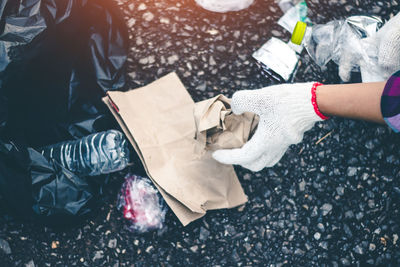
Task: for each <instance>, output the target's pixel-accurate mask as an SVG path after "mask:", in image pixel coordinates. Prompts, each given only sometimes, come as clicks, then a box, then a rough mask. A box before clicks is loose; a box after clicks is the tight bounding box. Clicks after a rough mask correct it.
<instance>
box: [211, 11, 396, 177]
mask: <svg viewBox="0 0 400 267" xmlns="http://www.w3.org/2000/svg"><path fill="white" fill-rule="evenodd" d="M373 38H374V40H375V43H376V46H377V50H376V52H375V53H376V56H377V57H378V63H379V65H377V66H375V68H379V69H381V70H384V73H385V74H386V75H388V74H389V73H394V72H396V71H397V72H396V73H394V74H393V75H392V76H391V77H390V78H389V77H385V79H387V78H389V79H388V80H387V82H386V83H385V82H375V83H359V84H341V85H322V84H320V83H318V82H309V83H297V84H281V85H274V86H269V87H265V88H262V89H259V90H244V91H239V92H236V93H235V94H234V95H233V97H232V103H231V106H232V111H233V112H234V113H235V114H242V113H243V112H246V111H248V112H253V113H256V114H258V115H259V116H260V122H259V124H258V128H257V130H256V132H255V134H254V135H253V137H252V138H251V140H250V141H248V142H247V143H246V144H245V145H244V146H243V147H242V148H239V149H230V150H226V149H225V150H217V151H216V152H214V153H213V157H214V158H215V159H216V160H217V161H219V162H221V163H225V164H238V165H241V166H243V167H245V168H248V169H250V170H252V171H260V170H262V169H263V168H265V167H271V166H274V165H275V164H276V163H277V162H278V161H279V160H280V159H281V158H282V156H283V155H284V154H285V152H286V150H287V149H288V147H289V146H290V145H292V144H297V143H299V142H301V140H302V139H303V135H304V132H306V131H307V130H310V129H311V128H312V127H313V126H314V124H315V123H316V122H318V121H323V120H327V119H329V117H330V116H340V117H346V118H354V119H362V120H368V121H373V122H377V123H385V122H386V124H388V125H389V127H390V128H392V129H393V130H394V131H395V132H399V131H400V115H399V110H400V99H399V97H398V96H399V95H400V14H397V15H396V16H394V17H393V18H392V19H391V20H390V21H388V22H387V23H386V24H385V25H384V26H383V27H382V28H381V29H380V30H379V31H378V33H377V34H376V36H374V37H373ZM346 60H352V57H351V56H350V57H347V58H346ZM343 64H345V63H343ZM347 66H348V64H345V65H342V68H341V69H342V73H347V71H349V70H350V69H349V68H347Z"/></svg>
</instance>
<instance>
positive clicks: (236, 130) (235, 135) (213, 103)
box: [194, 95, 259, 151]
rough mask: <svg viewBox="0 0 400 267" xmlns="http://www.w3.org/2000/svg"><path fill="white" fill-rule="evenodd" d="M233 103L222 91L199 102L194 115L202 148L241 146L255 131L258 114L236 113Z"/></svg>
mask: <svg viewBox="0 0 400 267" xmlns="http://www.w3.org/2000/svg"><path fill="white" fill-rule="evenodd" d="M230 103H231V101H230V99H228V98H227V97H225V96H223V95H218V96H216V97H213V98H210V99H207V100H204V101H201V102H198V103H196V106H195V109H194V118H195V123H196V139H197V140H198V141H199V142H200V144H201V146H200V147H199V150H204V148H206V149H207V150H208V149H211V150H213V151H215V150H217V149H230V148H240V147H242V146H243V145H244V144H245V143H246V142H247V141H248V140H249V138H250V136H251V135H252V134H253V132H254V131H255V129H256V127H257V125H258V122H259V117H258V116H257V115H255V114H254V113H250V112H245V113H243V114H241V115H235V114H233V113H232V111H231V106H230Z"/></svg>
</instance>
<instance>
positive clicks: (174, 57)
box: [167, 54, 179, 65]
mask: <svg viewBox="0 0 400 267" xmlns="http://www.w3.org/2000/svg"><path fill="white" fill-rule="evenodd" d="M167 60H168V64H170V65H173V64H175V62H177V61H178V60H179V56H178V55H176V54H175V55H172V56H169V57H168V59H167Z"/></svg>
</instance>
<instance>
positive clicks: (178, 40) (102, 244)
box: [0, 0, 400, 266]
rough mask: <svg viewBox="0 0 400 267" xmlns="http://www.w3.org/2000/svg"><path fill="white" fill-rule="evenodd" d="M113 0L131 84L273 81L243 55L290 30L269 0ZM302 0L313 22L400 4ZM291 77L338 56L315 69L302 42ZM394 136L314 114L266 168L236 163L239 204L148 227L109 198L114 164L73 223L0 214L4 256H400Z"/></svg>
mask: <svg viewBox="0 0 400 267" xmlns="http://www.w3.org/2000/svg"><path fill="white" fill-rule="evenodd" d="M116 4H118V5H119V6H120V8H121V13H122V14H123V15H124V17H125V19H126V22H127V25H128V27H129V34H130V42H131V43H130V54H129V63H128V73H129V74H128V75H129V83H128V86H129V87H130V88H137V87H140V86H143V85H145V84H147V83H149V82H151V81H153V80H155V79H157V78H159V77H162V76H163V75H165V74H167V73H169V72H172V71H175V72H176V73H177V74H178V76H179V77H180V78H181V80H182V81H183V83H184V85H185V86H186V88H187V89H188V91H189V93H190V94H191V96H192V97H193V99H194V100H196V101H199V100H202V99H206V98H209V97H213V96H215V95H217V94H220V93H222V94H225V95H227V96H231V95H232V94H233V93H234V92H235V91H237V90H239V89H256V88H261V87H264V86H268V85H271V84H273V83H274V82H273V81H270V80H268V79H267V78H265V77H263V76H262V75H261V73H260V71H259V69H258V68H257V66H256V65H255V62H254V60H253V59H252V58H251V54H252V53H253V52H254V51H255V50H256V49H257V48H259V47H260V46H261V45H262V44H263V43H264V42H266V41H267V40H268V39H269V38H270V37H272V36H275V37H278V38H281V39H283V40H286V41H287V40H288V39H289V34H288V33H287V32H285V30H283V29H282V28H281V27H280V26H279V25H277V24H276V21H277V20H278V19H279V18H280V17H281V16H282V12H281V11H280V9H279V7H278V6H277V5H276V4H275V3H274V2H273V1H272V0H255V3H254V4H253V5H252V6H251V7H250V8H248V9H246V10H242V11H240V12H231V13H226V14H219V13H212V12H208V11H206V10H203V9H202V8H200V7H198V6H197V5H196V4H195V3H194V1H192V0H190V1H189V0H181V1H174V0H158V1H155V0H141V1H132V0H129V1H126V0H119V1H116ZM308 4H309V7H310V17H311V19H312V20H313V21H314V22H315V23H324V22H327V21H329V20H331V19H334V18H336V19H340V18H344V17H347V16H349V15H355V14H370V15H378V16H382V17H383V18H384V19H387V18H389V17H390V16H391V15H393V14H395V13H397V12H399V10H400V2H399V1H398V0H392V1H372V0H363V1H358V0H352V1H348V0H335V1H333V0H331V1H328V0H309V1H308ZM357 79H358V78H357V75H355V76H354V77H353V82H356V81H357ZM294 81H295V82H306V81H320V82H323V83H327V84H330V83H338V82H340V81H339V78H338V75H337V68H336V67H335V66H334V64H329V66H328V67H327V68H326V69H324V70H321V69H320V68H319V67H318V66H316V65H315V64H314V63H313V62H312V61H311V59H310V58H309V57H308V56H307V54H306V53H303V55H302V59H301V64H300V66H299V69H298V71H297V73H296V75H295V77H294ZM161 104H162V103H161ZM399 147H400V137H399V136H398V135H396V134H395V133H394V132H393V131H391V130H390V129H389V128H388V127H387V126H384V125H376V124H372V123H367V122H362V121H353V120H347V119H341V118H333V119H331V120H329V121H327V122H322V123H318V124H317V125H316V126H315V127H314V128H313V129H312V130H310V131H308V132H307V133H306V134H305V137H304V140H303V142H302V143H300V144H298V145H294V146H291V147H290V149H289V150H288V151H287V153H286V154H285V156H284V157H283V158H282V160H281V161H280V162H279V163H278V164H277V165H276V166H274V167H273V168H268V169H264V170H263V171H261V172H258V173H252V172H250V171H248V170H246V169H243V168H241V167H236V171H237V174H238V176H239V179H240V181H241V183H242V186H243V188H244V190H245V193H246V194H247V195H248V198H249V201H248V203H247V204H246V206H245V207H244V208H240V209H238V208H235V209H230V210H218V211H211V212H208V213H207V215H206V216H205V217H203V218H202V219H199V220H198V221H195V222H193V223H191V224H190V225H189V226H187V227H182V225H181V224H180V222H179V221H178V220H177V218H176V217H175V215H174V214H173V213H172V212H168V213H167V216H166V221H165V226H164V228H163V229H161V230H159V231H155V232H150V233H146V234H135V233H131V232H129V230H128V229H127V226H126V222H125V221H124V219H123V218H122V216H121V213H120V212H119V211H118V210H117V209H116V201H117V194H118V191H119V188H120V186H121V184H122V182H123V177H124V173H125V172H127V171H125V172H121V173H117V174H114V175H112V176H111V178H110V183H109V185H108V186H107V187H106V188H105V192H104V205H103V206H102V207H101V210H100V212H98V213H97V214H94V215H93V216H92V218H90V219H89V220H87V221H85V222H84V223H83V224H82V225H80V226H76V227H72V228H68V229H66V230H63V231H59V230H55V229H51V228H47V227H43V226H39V225H36V224H33V223H23V222H20V221H16V220H14V219H13V218H11V217H10V216H8V215H7V214H3V215H2V216H0V262H1V266H180V265H195V266H197V265H199V266H201V265H203V266H236V265H237V266H284V265H286V266H342V265H344V266H366V265H386V266H400V248H399V244H400V240H398V238H399V235H400V180H399V176H400V166H399V158H400V152H399ZM130 171H132V172H137V171H138V170H136V169H135V168H132V169H131V170H130Z"/></svg>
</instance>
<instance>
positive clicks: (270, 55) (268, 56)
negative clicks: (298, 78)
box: [253, 37, 299, 82]
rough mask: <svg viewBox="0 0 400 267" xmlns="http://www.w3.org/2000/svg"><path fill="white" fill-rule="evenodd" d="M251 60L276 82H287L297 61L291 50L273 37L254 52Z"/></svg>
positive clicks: (294, 53)
mask: <svg viewBox="0 0 400 267" xmlns="http://www.w3.org/2000/svg"><path fill="white" fill-rule="evenodd" d="M253 58H254V59H255V60H256V61H257V65H258V66H259V67H260V68H261V70H262V72H263V73H264V74H265V75H266V76H267V77H268V78H270V79H272V80H275V81H278V82H285V81H288V80H289V79H290V78H291V77H292V74H293V72H294V70H295V69H296V66H297V62H298V59H299V58H298V56H297V55H296V52H295V51H294V50H293V49H291V48H290V47H289V46H288V45H287V44H286V43H285V42H283V41H281V40H279V39H277V38H274V37H272V38H271V39H270V40H268V42H266V43H265V44H264V45H263V46H262V47H261V48H260V49H258V50H257V51H255V52H254V53H253Z"/></svg>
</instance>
